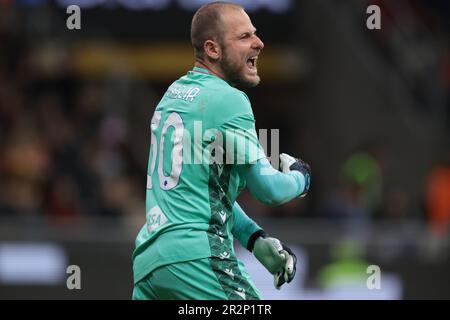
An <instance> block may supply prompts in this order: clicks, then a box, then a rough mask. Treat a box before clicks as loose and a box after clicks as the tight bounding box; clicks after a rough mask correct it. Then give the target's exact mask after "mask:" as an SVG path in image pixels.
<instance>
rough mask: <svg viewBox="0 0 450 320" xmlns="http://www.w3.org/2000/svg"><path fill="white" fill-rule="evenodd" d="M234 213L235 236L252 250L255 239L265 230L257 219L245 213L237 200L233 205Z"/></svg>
mask: <svg viewBox="0 0 450 320" xmlns="http://www.w3.org/2000/svg"><path fill="white" fill-rule="evenodd" d="M233 215H234V224H233V230H232V233H233V236H234V237H235V238H236V239H237V240H238V241H239V243H240V244H241V245H242V246H243V247H245V248H247V249H248V250H249V251H252V250H253V245H254V243H255V240H256V239H257V238H258V237H260V236H261V235H264V231H263V230H262V228H261V227H260V226H259V225H258V224H257V223H256V222H255V221H253V220H252V219H250V218H249V217H248V216H247V215H246V214H245V212H244V210H242V208H241V206H240V205H239V204H238V203H237V202H235V203H234V205H233Z"/></svg>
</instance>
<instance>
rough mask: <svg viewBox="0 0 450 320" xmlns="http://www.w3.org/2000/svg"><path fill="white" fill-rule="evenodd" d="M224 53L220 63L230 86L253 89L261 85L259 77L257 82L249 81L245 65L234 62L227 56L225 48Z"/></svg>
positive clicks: (223, 48)
mask: <svg viewBox="0 0 450 320" xmlns="http://www.w3.org/2000/svg"><path fill="white" fill-rule="evenodd" d="M222 52H223V56H222V59H221V61H220V68H221V69H222V72H223V74H224V76H225V80H226V81H227V82H228V83H229V84H231V85H232V86H234V87H238V88H253V87H256V86H257V85H258V84H259V82H260V78H259V76H257V78H256V80H249V79H247V78H246V77H245V75H244V72H245V68H247V66H246V65H245V64H239V63H236V62H233V61H232V60H231V59H230V57H229V55H228V54H227V51H226V48H225V47H222Z"/></svg>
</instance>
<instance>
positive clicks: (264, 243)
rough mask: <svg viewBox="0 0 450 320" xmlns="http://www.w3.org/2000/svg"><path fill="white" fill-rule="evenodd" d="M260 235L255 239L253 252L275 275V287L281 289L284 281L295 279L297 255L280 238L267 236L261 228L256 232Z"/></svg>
mask: <svg viewBox="0 0 450 320" xmlns="http://www.w3.org/2000/svg"><path fill="white" fill-rule="evenodd" d="M255 234H256V235H258V234H259V235H260V236H259V237H258V238H256V240H254V244H253V248H252V252H253V254H254V255H255V257H256V259H258V261H259V262H261V264H262V265H263V266H264V267H265V268H266V269H267V270H268V271H269V272H270V273H271V274H272V275H273V277H274V285H275V288H277V289H280V288H281V286H282V285H283V284H284V283H286V282H287V283H289V282H291V281H292V279H294V276H295V272H296V264H297V257H296V256H295V254H294V253H293V252H292V250H291V249H289V248H288V247H287V246H286V245H285V244H283V243H281V242H280V240H278V239H275V238H270V237H267V238H266V237H265V233H264V232H263V231H262V230H260V231H257V232H256V233H255Z"/></svg>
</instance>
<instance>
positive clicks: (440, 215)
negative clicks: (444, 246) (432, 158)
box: [425, 151, 450, 236]
mask: <svg viewBox="0 0 450 320" xmlns="http://www.w3.org/2000/svg"><path fill="white" fill-rule="evenodd" d="M425 192H426V206H427V218H428V223H429V227H430V230H431V231H432V232H433V233H434V234H436V235H438V236H439V235H440V236H445V235H446V234H448V232H449V228H450V151H447V155H446V157H445V158H444V159H443V161H442V162H441V163H439V164H437V165H435V166H434V167H433V168H432V169H431V171H430V173H429V174H428V178H427V181H426V191H425Z"/></svg>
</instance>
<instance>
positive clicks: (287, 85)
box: [0, 0, 450, 299]
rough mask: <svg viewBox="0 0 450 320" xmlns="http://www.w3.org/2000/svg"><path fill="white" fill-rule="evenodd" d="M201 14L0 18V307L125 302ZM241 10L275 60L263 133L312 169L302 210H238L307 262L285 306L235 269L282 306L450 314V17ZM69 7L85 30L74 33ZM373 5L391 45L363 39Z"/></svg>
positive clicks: (260, 280) (261, 275)
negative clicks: (152, 159) (366, 306)
mask: <svg viewBox="0 0 450 320" xmlns="http://www.w3.org/2000/svg"><path fill="white" fill-rule="evenodd" d="M204 2H205V1H200V0H153V1H152V0H120V1H119V0H115V1H109V0H82V1H76V0H73V1H68V0H58V1H50V0H23V1H19V0H17V1H13V0H0V299H46V298H49V299H129V298H130V296H131V291H132V274H131V253H132V250H133V241H134V237H135V235H136V233H137V231H138V229H139V228H140V226H141V224H142V223H143V222H144V216H145V213H144V192H145V179H146V168H147V157H148V148H149V137H150V134H149V122H150V118H151V115H152V113H153V110H154V108H155V106H156V104H157V102H158V100H159V99H160V97H161V96H162V94H163V93H164V91H165V89H166V88H167V86H168V84H169V83H170V82H171V81H173V80H175V79H176V78H178V77H179V76H180V75H182V74H184V73H185V72H186V71H187V70H189V69H190V68H191V67H192V64H193V56H192V49H191V47H190V43H189V26H190V20H191V17H192V14H193V12H194V11H195V9H196V8H198V7H199V6H200V5H201V4H202V3H204ZM238 2H240V3H241V4H243V5H244V6H245V7H246V8H247V9H248V11H249V12H250V14H251V18H252V19H253V23H254V25H255V26H256V27H257V29H258V32H259V35H260V36H261V38H262V39H263V41H264V42H265V45H266V48H265V49H264V51H263V54H262V56H261V59H260V73H261V75H262V80H263V81H262V83H261V84H260V86H258V87H257V88H254V89H251V90H247V93H248V95H249V97H250V99H251V101H252V105H253V108H254V113H255V117H256V123H257V127H258V128H260V129H279V130H280V131H279V132H280V151H281V152H287V153H290V154H293V155H297V156H301V157H302V158H304V159H305V160H306V161H308V162H309V163H310V164H311V166H312V169H313V184H312V191H311V192H310V194H309V195H308V197H306V198H305V199H301V200H297V201H294V202H292V203H290V204H287V205H285V206H282V207H277V208H268V207H265V206H263V205H260V204H258V203H257V201H255V200H254V199H252V198H251V197H250V196H249V194H248V193H245V192H244V193H243V194H242V195H241V196H240V198H239V202H240V203H241V205H242V206H243V207H244V208H245V209H246V211H247V213H248V214H249V215H250V216H252V217H253V218H254V219H256V220H257V221H258V222H259V223H260V224H261V225H262V226H264V227H265V228H266V230H267V231H268V232H269V233H270V234H272V235H274V236H276V237H279V238H280V239H282V240H283V241H285V242H286V243H288V244H290V245H291V246H293V247H295V251H296V252H297V254H298V256H299V258H300V263H299V271H298V272H299V275H298V277H297V278H296V280H295V282H294V283H292V284H291V285H290V286H288V287H286V288H285V289H284V290H282V291H281V292H278V293H277V294H274V293H273V290H272V289H271V286H272V285H271V280H270V276H269V274H268V273H267V272H266V271H265V270H262V269H260V266H258V265H256V264H255V261H256V260H254V259H251V257H249V255H248V254H247V253H246V252H245V251H239V255H240V256H241V257H242V259H244V260H246V261H249V262H248V264H249V270H250V271H251V273H252V275H253V276H254V278H255V282H257V284H258V286H260V287H261V288H262V291H263V293H264V294H265V296H266V297H267V298H271V299H328V298H347V299H372V298H374V299H379V298H384V299H449V298H450V273H449V270H450V254H449V253H450V244H449V226H450V225H449V220H450V95H449V93H450V51H449V48H450V46H449V44H450V43H449V42H450V36H449V34H450V2H449V1H447V0H427V1H425V0H401V1H400V0H374V1H364V0H353V1H351V0H348V1H332V0H301V1H294V0H277V1H268V0H267V1H263V0H258V1H257V0H251V1H238ZM70 4H78V5H80V7H81V30H68V29H67V28H66V19H67V18H68V16H69V15H68V14H67V13H66V8H67V6H68V5H70ZM370 4H376V5H378V6H379V7H380V8H381V27H382V28H381V30H368V29H367V28H366V19H367V17H368V14H366V8H367V6H368V5H370ZM269 154H270V151H269ZM68 265H78V266H80V268H81V290H68V289H67V287H66V279H67V277H68V276H69V275H68V274H66V268H67V266H68ZM368 265H378V266H379V267H380V269H381V279H382V280H381V283H382V286H381V289H380V290H368V289H367V288H366V279H367V278H368V277H369V274H367V273H366V269H367V266H368Z"/></svg>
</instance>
